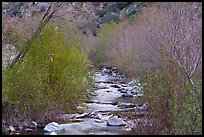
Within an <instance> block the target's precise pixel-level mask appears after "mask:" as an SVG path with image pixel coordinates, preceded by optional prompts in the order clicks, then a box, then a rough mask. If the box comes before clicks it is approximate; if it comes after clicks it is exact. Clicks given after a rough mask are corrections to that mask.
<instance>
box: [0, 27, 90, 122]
mask: <svg viewBox="0 0 204 137" xmlns="http://www.w3.org/2000/svg"><path fill="white" fill-rule="evenodd" d="M60 27H63V26H60ZM60 30H63V28H60V29H56V27H55V26H54V25H52V24H49V25H48V26H46V27H45V28H44V29H43V31H42V34H41V35H40V37H39V38H37V39H32V40H31V42H30V43H29V44H30V49H29V50H28V52H27V54H26V56H25V57H24V58H23V59H22V60H20V61H19V62H17V63H16V64H15V65H14V67H13V68H12V69H9V68H7V69H6V70H4V71H3V72H2V75H3V89H2V91H3V98H4V101H7V102H10V103H14V104H15V105H17V106H18V107H20V110H21V111H23V110H25V111H26V112H25V111H24V112H25V113H26V114H27V117H26V116H25V115H24V116H25V117H26V118H32V117H35V118H44V116H47V117H49V115H50V114H52V113H53V112H56V111H57V110H62V111H64V112H71V111H73V107H74V106H75V105H77V103H79V102H80V101H82V100H83V98H84V94H85V91H86V89H87V88H89V87H90V86H89V84H90V83H91V79H90V78H89V77H88V71H89V70H88V67H87V64H88V60H87V57H86V55H85V54H84V53H82V52H81V51H80V50H79V49H78V47H77V41H75V40H73V39H70V38H73V37H74V35H72V37H71V36H68V39H66V41H65V38H64V37H63V33H62V31H60ZM67 31H68V30H67ZM65 44H66V45H65ZM86 79H87V81H88V83H85V82H84V81H86ZM13 113H14V112H13ZM52 116H53V115H52ZM55 117H56V115H55ZM11 120H13V119H11Z"/></svg>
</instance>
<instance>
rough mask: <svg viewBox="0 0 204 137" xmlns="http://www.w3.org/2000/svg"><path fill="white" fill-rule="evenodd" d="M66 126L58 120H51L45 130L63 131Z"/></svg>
mask: <svg viewBox="0 0 204 137" xmlns="http://www.w3.org/2000/svg"><path fill="white" fill-rule="evenodd" d="M63 130H65V128H64V127H63V126H62V125H59V124H58V123H57V122H51V123H49V124H47V125H46V126H45V128H44V129H43V131H45V132H53V131H55V132H57V131H63Z"/></svg>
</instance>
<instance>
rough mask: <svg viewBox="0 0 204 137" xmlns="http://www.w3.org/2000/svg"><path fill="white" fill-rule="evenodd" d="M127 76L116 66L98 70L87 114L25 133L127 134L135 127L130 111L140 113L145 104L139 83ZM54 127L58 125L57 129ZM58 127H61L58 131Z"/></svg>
mask: <svg viewBox="0 0 204 137" xmlns="http://www.w3.org/2000/svg"><path fill="white" fill-rule="evenodd" d="M124 79H125V77H124V76H122V75H121V74H119V73H117V72H116V70H115V69H106V68H103V69H101V70H100V71H98V72H96V73H95V77H94V80H95V83H94V84H93V89H94V92H93V94H92V95H91V98H92V101H91V102H89V103H84V105H85V106H86V107H87V108H88V109H86V110H84V113H82V114H67V115H63V116H62V117H63V118H66V117H69V119H71V120H72V122H67V123H63V124H62V123H61V124H59V125H54V124H51V126H52V127H49V126H47V128H48V129H50V132H44V131H43V129H35V130H33V131H32V132H31V133H25V132H23V133H21V134H32V135H34V134H38V135H39V134H42V135H50V134H55V135H56V134H57V135H118V134H125V132H127V131H130V130H131V129H132V128H134V123H133V121H132V120H130V119H128V118H127V114H128V113H130V112H132V113H138V112H140V111H138V107H139V105H137V104H141V103H142V102H141V99H140V98H139V97H138V96H137V94H139V93H141V92H142V91H141V89H140V87H138V86H136V85H132V86H131V84H132V83H129V84H127V83H124V82H123V81H124ZM133 84H135V83H133ZM135 87H136V88H137V90H136V88H135ZM138 88H139V89H138ZM133 89H134V90H133ZM136 110H137V111H136ZM73 116H74V118H73ZM53 126H55V127H54V129H53ZM57 128H60V129H59V130H58V129H57ZM61 129H62V130H61Z"/></svg>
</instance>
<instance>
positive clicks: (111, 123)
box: [107, 118, 126, 126]
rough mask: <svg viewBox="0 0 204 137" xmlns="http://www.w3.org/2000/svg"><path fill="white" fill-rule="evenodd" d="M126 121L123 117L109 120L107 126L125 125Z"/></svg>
mask: <svg viewBox="0 0 204 137" xmlns="http://www.w3.org/2000/svg"><path fill="white" fill-rule="evenodd" d="M125 125H126V123H125V122H124V121H123V120H122V119H121V118H115V119H109V120H107V126H125Z"/></svg>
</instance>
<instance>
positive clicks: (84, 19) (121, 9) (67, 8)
mask: <svg viewBox="0 0 204 137" xmlns="http://www.w3.org/2000/svg"><path fill="white" fill-rule="evenodd" d="M49 4H50V3H49V2H3V3H2V15H3V18H4V19H3V25H2V30H3V31H2V36H3V37H2V45H3V63H2V66H3V67H5V66H6V64H8V62H10V60H11V59H12V57H11V56H10V55H11V54H12V56H13V55H14V53H15V52H16V48H15V47H17V46H18V45H19V43H20V41H22V39H23V36H19V34H18V33H17V32H16V31H14V32H12V31H13V30H12V29H11V28H14V30H15V25H16V24H18V22H20V21H21V22H23V21H24V22H29V20H31V21H32V20H35V19H36V18H38V19H39V16H42V15H43V14H44V13H45V11H46V10H47V8H48V6H49ZM148 4H150V3H146V2H63V6H62V8H61V10H60V13H59V17H61V18H63V19H66V20H68V21H70V22H72V23H74V25H75V26H76V32H79V33H82V34H86V33H87V32H90V33H91V34H93V35H94V36H96V34H97V31H98V30H99V28H100V26H101V24H104V23H107V22H110V21H115V22H120V21H121V20H123V18H125V17H130V16H135V15H137V13H139V11H141V10H142V9H143V7H145V6H148ZM32 22H33V21H32ZM34 26H35V24H31V25H30V28H28V31H30V34H27V32H23V34H25V35H26V36H24V37H28V36H29V35H31V34H32V33H31V32H32V30H31V28H32V29H34ZM22 27H23V28H24V26H22ZM29 29H30V30H29ZM23 31H26V30H23ZM11 32H12V33H11ZM10 39H12V40H10ZM7 44H12V45H13V47H11V45H10V46H9V47H11V48H7V47H6V46H5V45H7ZM12 49H15V51H14V50H12Z"/></svg>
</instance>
